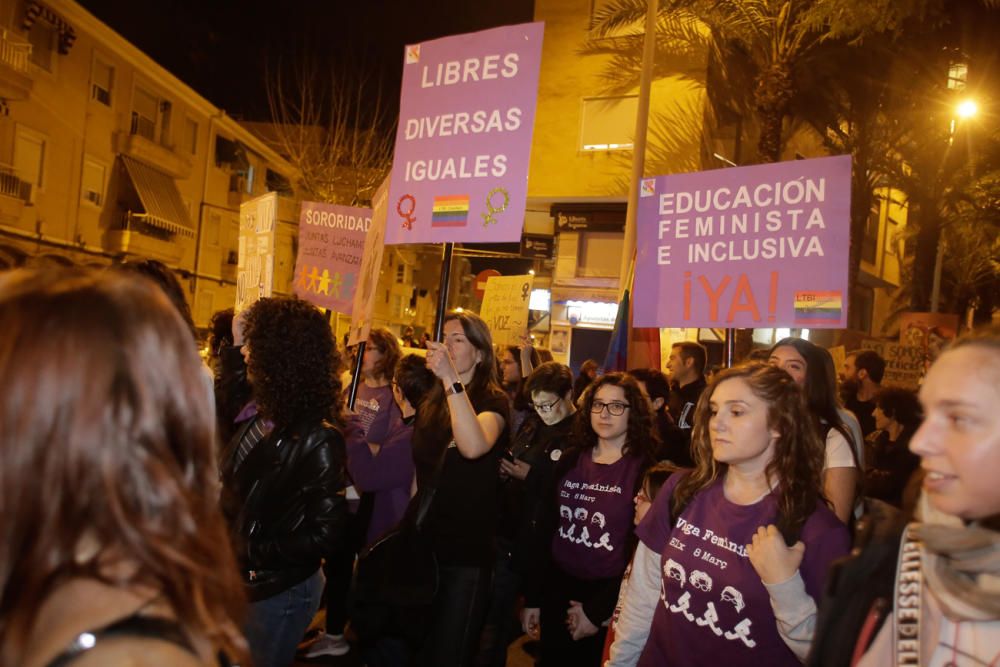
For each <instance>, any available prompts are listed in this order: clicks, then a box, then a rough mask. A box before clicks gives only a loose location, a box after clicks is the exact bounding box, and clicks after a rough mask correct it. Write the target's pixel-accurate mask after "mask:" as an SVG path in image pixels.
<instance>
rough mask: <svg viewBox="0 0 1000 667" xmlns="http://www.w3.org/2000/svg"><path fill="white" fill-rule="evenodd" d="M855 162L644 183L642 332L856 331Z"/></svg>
mask: <svg viewBox="0 0 1000 667" xmlns="http://www.w3.org/2000/svg"><path fill="white" fill-rule="evenodd" d="M850 211H851V157H850V156H849V155H844V156H837V157H826V158H817V159H813V160H795V161H792V162H781V163H777V164H765V165H755V166H751V167H737V168H731V169H717V170H713V171H703V172H697V173H692V174H677V175H671V176H658V177H656V178H647V179H643V180H642V181H641V183H640V190H639V209H638V221H637V234H636V236H637V241H636V243H637V254H636V273H635V286H636V287H635V291H634V294H635V309H634V313H635V314H634V322H633V324H634V326H637V327H724V328H737V327H738V328H744V327H746V328H752V327H769V328H770V327H804V328H812V329H822V328H828V329H839V328H844V327H846V326H847V298H848V292H847V270H848V266H847V264H848V250H849V247H850Z"/></svg>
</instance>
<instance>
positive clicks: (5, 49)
mask: <svg viewBox="0 0 1000 667" xmlns="http://www.w3.org/2000/svg"><path fill="white" fill-rule="evenodd" d="M30 62H31V44H30V43H29V42H22V41H21V40H19V39H17V38H16V37H14V35H13V33H11V32H9V31H7V30H4V31H2V32H0V63H3V64H5V65H7V66H8V67H10V68H11V69H13V70H14V71H15V72H21V73H22V74H27V73H28V63H30Z"/></svg>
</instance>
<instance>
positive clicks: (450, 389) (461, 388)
mask: <svg viewBox="0 0 1000 667" xmlns="http://www.w3.org/2000/svg"><path fill="white" fill-rule="evenodd" d="M444 393H445V394H447V395H448V396H452V395H454V394H463V393H465V385H464V384H462V383H461V382H456V383H454V384H452V385H449V386H446V387H445V388H444Z"/></svg>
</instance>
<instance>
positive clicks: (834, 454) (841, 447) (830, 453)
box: [823, 428, 857, 470]
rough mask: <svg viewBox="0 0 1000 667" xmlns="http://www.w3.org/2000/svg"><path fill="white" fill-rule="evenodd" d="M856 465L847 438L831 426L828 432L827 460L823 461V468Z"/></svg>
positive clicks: (854, 466)
mask: <svg viewBox="0 0 1000 667" xmlns="http://www.w3.org/2000/svg"><path fill="white" fill-rule="evenodd" d="M856 467H857V466H856V465H855V464H854V456H853V455H852V454H851V446H850V445H849V444H848V442H847V438H845V437H844V435H843V434H842V433H841V432H840V431H838V430H837V429H835V428H831V429H830V430H829V431H827V433H826V460H825V461H824V462H823V470H827V469H828V468H856Z"/></svg>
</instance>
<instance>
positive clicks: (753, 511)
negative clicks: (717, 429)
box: [636, 475, 850, 667]
mask: <svg viewBox="0 0 1000 667" xmlns="http://www.w3.org/2000/svg"><path fill="white" fill-rule="evenodd" d="M680 478H683V475H673V476H672V477H671V478H670V479H668V480H667V482H666V484H664V485H663V488H662V489H661V490H660V493H659V494H658V495H657V497H656V501H655V502H654V503H653V506H652V507H651V508H650V510H649V513H648V514H647V515H646V517H645V518H644V519H643V521H642V523H641V524H640V525H639V527H638V528H637V529H636V534H637V535H638V536H639V539H640V540H642V542H643V544H645V545H646V546H647V547H648V548H650V549H652V550H653V551H654V552H656V553H659V554H661V556H660V566H661V575H660V577H661V578H660V600H659V602H658V603H657V605H656V611H655V612H654V614H653V623H652V627H651V628H650V631H649V639H648V640H647V641H646V648H645V649H643V652H642V656H641V657H640V659H639V665H640V667H652V666H654V665H655V666H657V667H660V666H669V665H683V666H684V667H698V666H700V665H705V666H708V665H712V666H713V667H714V666H715V665H726V666H727V667H738V666H740V665H746V666H747V667H761V665H768V666H769V667H770V666H772V665H788V666H789V667H798V666H799V665H800V664H801V663H800V662H799V660H798V659H797V658H796V657H795V654H794V653H792V651H791V649H789V648H788V647H787V646H786V645H785V643H784V642H783V641H782V640H781V637H780V636H779V635H778V628H777V623H776V621H775V619H774V612H773V610H772V608H771V600H770V597H769V596H768V594H767V589H766V588H765V587H764V584H763V583H762V582H761V580H760V577H759V576H758V575H757V572H756V571H755V570H754V569H753V566H752V565H751V564H750V559H749V558H748V557H747V554H746V545H747V544H749V543H750V542H751V541H752V539H753V534H754V533H755V532H756V530H757V528H758V527H760V526H766V525H768V524H773V523H775V521H776V520H777V515H778V509H777V508H778V506H777V500H776V497H775V496H774V495H773V494H772V495H768V496H765V497H764V498H763V499H761V500H760V501H758V502H756V503H754V504H752V505H737V504H735V503H732V502H730V501H729V500H727V499H726V497H725V494H724V493H723V484H722V480H721V479H720V480H717V481H716V482H714V483H713V484H712V485H710V486H709V487H708V488H706V489H703V490H702V491H701V492H699V493H698V494H697V495H696V496H695V497H694V498H693V499H692V500H691V502H690V503H689V504H688V506H687V507H686V508H684V511H683V512H682V513H681V516H680V517H678V518H677V520H676V522H675V525H676V527H674V528H673V530H671V526H670V513H669V503H670V499H671V496H672V495H673V489H674V487H675V486H676V485H677V482H678V481H679V479H680ZM799 539H801V540H802V542H803V544H805V547H806V551H805V557H804V559H803V561H802V565H801V567H800V568H799V571H800V573H801V574H802V579H803V581H804V582H805V586H806V592H807V593H809V595H810V596H812V597H813V599H815V600H817V601H818V600H819V599H820V594H821V592H822V588H823V582H824V580H825V578H826V573H827V570H828V569H829V566H830V563H831V562H833V561H834V560H836V559H837V558H840V557H841V556H844V555H845V554H846V553H847V551H848V548H849V547H850V539H849V537H848V533H847V528H846V527H845V526H844V524H842V523H841V522H840V521H839V520H838V519H837V517H836V516H835V515H834V514H833V512H831V511H830V510H829V509H827V508H826V506H824V505H822V504H820V505H818V506H817V508H816V511H815V512H813V513H812V515H811V516H810V517H809V519H808V520H807V521H806V523H805V525H804V526H803V528H802V534H801V536H800V538H799Z"/></svg>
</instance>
